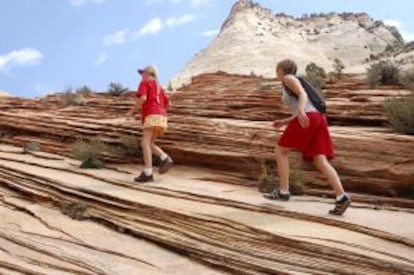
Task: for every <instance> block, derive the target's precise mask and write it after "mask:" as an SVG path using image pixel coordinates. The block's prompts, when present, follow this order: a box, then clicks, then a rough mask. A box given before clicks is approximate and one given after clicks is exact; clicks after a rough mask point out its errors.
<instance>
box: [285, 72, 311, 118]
mask: <svg viewBox="0 0 414 275" xmlns="http://www.w3.org/2000/svg"><path fill="white" fill-rule="evenodd" d="M283 84H285V85H286V86H287V87H288V88H289V89H290V90H291V91H292V92H294V93H295V94H296V95H297V96H298V111H297V113H298V114H299V113H303V112H305V105H306V102H307V101H308V95H307V94H306V92H305V90H304V89H303V87H302V85H301V84H300V82H299V80H298V79H297V78H296V77H294V76H293V75H286V76H285V77H284V78H283Z"/></svg>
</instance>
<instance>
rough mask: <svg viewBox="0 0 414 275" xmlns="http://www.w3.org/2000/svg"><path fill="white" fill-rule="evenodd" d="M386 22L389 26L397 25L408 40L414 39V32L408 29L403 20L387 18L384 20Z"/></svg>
mask: <svg viewBox="0 0 414 275" xmlns="http://www.w3.org/2000/svg"><path fill="white" fill-rule="evenodd" d="M384 24H385V25H388V26H393V27H396V28H397V29H398V30H399V31H400V33H401V35H402V37H403V38H404V40H405V41H406V42H410V41H414V32H409V31H407V30H406V29H405V26H404V24H403V23H402V22H400V21H398V20H395V19H387V20H384Z"/></svg>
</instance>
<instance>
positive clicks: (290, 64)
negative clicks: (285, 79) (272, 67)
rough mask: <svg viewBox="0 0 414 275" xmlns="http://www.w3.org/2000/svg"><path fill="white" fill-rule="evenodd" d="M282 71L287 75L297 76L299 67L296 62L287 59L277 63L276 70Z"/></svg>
mask: <svg viewBox="0 0 414 275" xmlns="http://www.w3.org/2000/svg"><path fill="white" fill-rule="evenodd" d="M279 69H282V70H283V72H284V73H285V74H296V72H297V71H298V66H297V65H296V63H295V61H293V60H291V59H285V60H282V61H280V62H279V63H277V66H276V70H279Z"/></svg>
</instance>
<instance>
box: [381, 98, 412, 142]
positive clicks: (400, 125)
mask: <svg viewBox="0 0 414 275" xmlns="http://www.w3.org/2000/svg"><path fill="white" fill-rule="evenodd" d="M384 108H385V113H386V115H387V118H388V122H389V123H390V124H391V126H392V127H393V128H394V129H395V130H397V131H399V132H402V133H405V134H409V135H414V94H412V95H410V96H407V97H392V98H390V99H388V100H386V101H385V103H384Z"/></svg>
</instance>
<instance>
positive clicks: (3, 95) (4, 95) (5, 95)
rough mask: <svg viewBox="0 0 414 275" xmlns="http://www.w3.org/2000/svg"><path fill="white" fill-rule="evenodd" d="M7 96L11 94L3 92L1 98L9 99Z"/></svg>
mask: <svg viewBox="0 0 414 275" xmlns="http://www.w3.org/2000/svg"><path fill="white" fill-rule="evenodd" d="M7 96H10V94H9V93H6V92H3V91H0V97H7Z"/></svg>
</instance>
